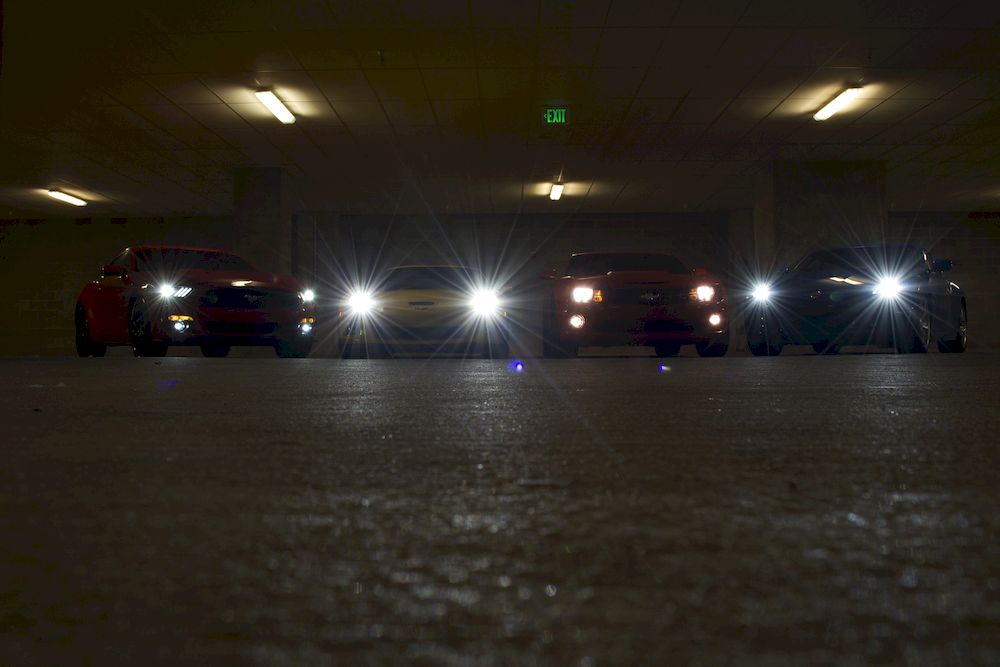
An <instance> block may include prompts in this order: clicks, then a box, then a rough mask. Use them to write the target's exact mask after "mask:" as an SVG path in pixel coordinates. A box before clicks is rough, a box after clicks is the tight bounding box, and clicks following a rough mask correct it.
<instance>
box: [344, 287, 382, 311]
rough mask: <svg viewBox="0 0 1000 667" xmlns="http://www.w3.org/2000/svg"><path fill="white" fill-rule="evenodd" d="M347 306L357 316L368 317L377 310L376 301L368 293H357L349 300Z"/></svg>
mask: <svg viewBox="0 0 1000 667" xmlns="http://www.w3.org/2000/svg"><path fill="white" fill-rule="evenodd" d="M347 306H348V307H349V308H350V309H351V312H353V313H354V314H355V315H367V314H368V313H370V312H372V310H374V309H375V299H374V297H372V295H371V294H369V293H368V292H355V293H354V294H352V295H351V296H350V297H349V298H348V299H347Z"/></svg>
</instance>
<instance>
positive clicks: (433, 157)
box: [0, 0, 1000, 217]
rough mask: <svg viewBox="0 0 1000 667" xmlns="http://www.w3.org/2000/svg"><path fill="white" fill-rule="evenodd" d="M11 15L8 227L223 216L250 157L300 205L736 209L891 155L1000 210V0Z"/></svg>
mask: <svg viewBox="0 0 1000 667" xmlns="http://www.w3.org/2000/svg"><path fill="white" fill-rule="evenodd" d="M3 8H4V24H3V33H4V34H3V37H4V41H3V63H2V67H3V70H2V98H0V100H2V102H0V121H2V139H0V142H2V143H0V150H2V157H0V217H25V216H37V217H46V216H55V215H79V214H80V211H81V209H73V210H72V211H68V210H67V209H68V208H70V207H67V206H66V205H63V204H60V203H58V202H55V201H51V200H49V199H48V198H47V197H45V196H44V194H43V191H44V189H46V188H49V187H58V188H62V189H64V190H66V191H69V192H72V193H74V194H79V195H81V196H83V197H85V198H87V199H89V200H91V201H92V202H93V203H92V205H91V206H89V207H88V208H87V209H82V210H84V211H86V215H92V216H102V215H109V216H110V215H122V216H137V215H226V214H229V213H231V211H232V198H233V195H232V192H233V184H232V171H233V169H235V168H240V167H254V166H282V167H284V168H285V169H286V173H287V175H288V192H289V194H290V197H291V199H292V202H291V203H292V207H293V208H294V209H295V210H313V211H319V210H323V211H337V212H350V213H365V212H372V213H381V212H393V211H397V212H426V211H432V212H435V213H458V212H463V213H511V212H517V211H523V212H534V211H552V210H559V211H561V212H566V213H573V212H580V213H589V212H594V213H596V212H646V211H665V210H718V209H727V208H733V207H745V206H750V205H752V203H753V184H754V180H755V179H754V176H755V174H756V173H758V172H759V171H760V170H761V169H762V168H766V167H767V165H768V164H769V162H770V161H771V160H776V159H792V160H817V159H836V160H869V159H876V160H885V161H886V162H887V165H888V172H889V200H890V205H891V206H892V207H893V208H895V209H903V210H931V209H941V210H969V209H976V208H991V209H996V208H998V207H1000V3H984V2H981V1H974V2H949V3H941V2H911V1H892V2H861V1H854V2H830V3H827V4H825V5H824V4H821V3H805V2H801V0H751V1H749V2H748V1H741V2H735V1H733V2H728V1H718V0H715V1H709V0H683V1H655V2H653V1H651V2H636V1H634V0H629V1H625V0H614V1H613V2H612V1H610V0H583V1H579V2H562V1H558V0H503V1H502V2H486V1H481V0H435V1H434V2H387V1H379V2H371V1H368V2H353V3H352V2H333V1H330V2H324V1H323V0H292V1H286V0H256V1H253V2H251V1H250V0H211V1H208V0H196V1H192V0H171V2H101V3H81V2H63V3H56V4H55V5H53V4H52V3H40V2H34V1H32V0H15V1H12V0H6V1H5V2H4V4H3ZM852 84H864V85H865V90H864V93H863V96H862V99H861V100H859V102H858V103H857V104H856V105H855V106H853V107H852V108H850V109H849V110H848V111H846V112H844V113H842V114H840V115H837V116H834V118H833V119H831V120H829V121H826V122H823V123H819V122H816V121H813V120H812V113H813V112H815V111H816V109H818V108H819V107H820V106H822V105H823V104H824V103H825V102H826V101H828V100H829V99H830V98H831V97H832V96H833V95H835V94H836V93H837V92H838V91H839V90H841V89H842V88H844V87H845V86H848V85H852ZM259 87H269V88H272V89H273V90H274V91H275V92H276V93H277V94H278V96H279V97H281V98H282V99H283V100H284V101H285V102H286V104H287V105H288V107H289V108H290V109H291V110H292V111H293V112H294V113H295V114H296V115H297V116H298V122H296V123H295V124H294V125H288V126H286V125H282V124H280V123H279V122H278V121H277V120H275V119H274V118H273V117H272V116H271V115H270V114H269V113H268V112H267V111H266V110H265V109H264V108H263V107H262V106H260V104H258V102H257V101H256V100H255V98H254V97H253V94H252V93H253V91H254V90H256V89H258V88H259ZM546 105H564V106H566V107H567V108H568V110H569V118H570V123H569V124H568V126H566V127H561V128H555V129H550V128H547V127H546V126H545V125H544V124H543V122H542V110H543V109H544V108H545V106H546ZM558 178H561V179H562V180H564V181H565V182H566V183H567V187H566V192H565V195H564V198H563V200H562V201H560V202H550V201H549V200H548V198H547V197H546V196H545V193H546V192H547V190H546V189H545V183H547V182H550V181H552V180H554V179H558Z"/></svg>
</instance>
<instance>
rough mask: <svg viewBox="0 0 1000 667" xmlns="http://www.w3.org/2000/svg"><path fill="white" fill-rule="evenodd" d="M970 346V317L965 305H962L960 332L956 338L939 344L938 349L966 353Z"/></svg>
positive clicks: (959, 319)
mask: <svg viewBox="0 0 1000 667" xmlns="http://www.w3.org/2000/svg"><path fill="white" fill-rule="evenodd" d="M968 346H969V323H968V315H967V314H966V312H965V303H964V302H963V303H962V310H961V311H960V312H959V316H958V330H957V331H956V332H955V337H954V338H949V339H945V340H942V341H939V342H938V349H939V350H940V351H942V352H965V350H966V349H967V348H968Z"/></svg>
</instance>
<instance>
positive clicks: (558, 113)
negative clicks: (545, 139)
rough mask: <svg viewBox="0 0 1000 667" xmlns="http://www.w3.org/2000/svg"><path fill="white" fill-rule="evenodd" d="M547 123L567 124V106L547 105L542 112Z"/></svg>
mask: <svg viewBox="0 0 1000 667" xmlns="http://www.w3.org/2000/svg"><path fill="white" fill-rule="evenodd" d="M542 118H544V119H545V123H546V124H547V125H565V124H566V107H547V108H546V109H545V111H544V112H543V114H542Z"/></svg>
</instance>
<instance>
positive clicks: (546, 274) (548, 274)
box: [541, 269, 559, 280]
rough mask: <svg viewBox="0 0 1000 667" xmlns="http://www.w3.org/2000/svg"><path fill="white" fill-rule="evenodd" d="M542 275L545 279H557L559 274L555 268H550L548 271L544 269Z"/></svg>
mask: <svg viewBox="0 0 1000 667" xmlns="http://www.w3.org/2000/svg"><path fill="white" fill-rule="evenodd" d="M541 277H542V278H544V279H545V280H555V279H556V278H558V277H559V276H558V275H556V270H555V269H549V270H548V271H543V272H542V275H541Z"/></svg>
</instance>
